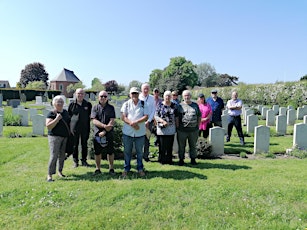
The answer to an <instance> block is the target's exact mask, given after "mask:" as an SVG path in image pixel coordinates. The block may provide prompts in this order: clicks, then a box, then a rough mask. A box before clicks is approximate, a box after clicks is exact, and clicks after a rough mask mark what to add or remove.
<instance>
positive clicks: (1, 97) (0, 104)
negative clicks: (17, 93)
mask: <svg viewBox="0 0 307 230" xmlns="http://www.w3.org/2000/svg"><path fill="white" fill-rule="evenodd" d="M2 102H3V95H2V93H0V107H2Z"/></svg>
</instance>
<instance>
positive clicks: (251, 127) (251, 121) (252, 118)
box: [246, 114, 258, 133]
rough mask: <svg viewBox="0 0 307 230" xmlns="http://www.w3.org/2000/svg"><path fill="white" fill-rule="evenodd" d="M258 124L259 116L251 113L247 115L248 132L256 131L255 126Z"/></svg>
mask: <svg viewBox="0 0 307 230" xmlns="http://www.w3.org/2000/svg"><path fill="white" fill-rule="evenodd" d="M256 126H258V116H257V115H254V114H251V115H248V116H247V130H246V131H247V133H254V131H255V127H256Z"/></svg>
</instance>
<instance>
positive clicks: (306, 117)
mask: <svg viewBox="0 0 307 230" xmlns="http://www.w3.org/2000/svg"><path fill="white" fill-rule="evenodd" d="M303 121H304V124H307V115H305V116H304V120H303Z"/></svg>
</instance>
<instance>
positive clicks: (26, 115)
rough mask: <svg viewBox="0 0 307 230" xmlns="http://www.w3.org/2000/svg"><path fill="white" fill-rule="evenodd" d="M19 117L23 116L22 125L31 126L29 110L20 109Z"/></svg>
mask: <svg viewBox="0 0 307 230" xmlns="http://www.w3.org/2000/svg"><path fill="white" fill-rule="evenodd" d="M19 115H20V116H21V125H22V126H28V125H29V111H28V110H27V109H19Z"/></svg>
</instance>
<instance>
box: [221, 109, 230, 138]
mask: <svg viewBox="0 0 307 230" xmlns="http://www.w3.org/2000/svg"><path fill="white" fill-rule="evenodd" d="M221 118H222V128H223V129H224V130H225V134H227V131H228V118H229V115H228V114H224V115H222V116H221Z"/></svg>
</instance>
